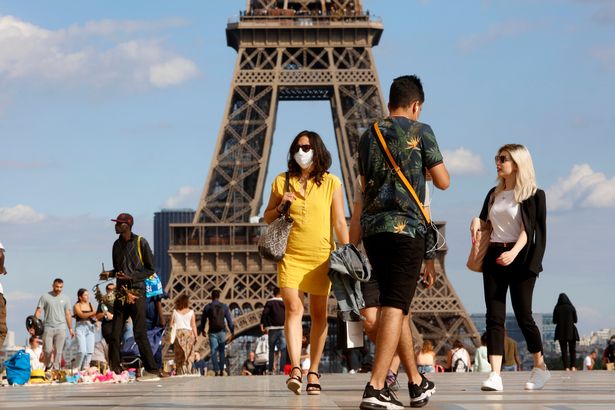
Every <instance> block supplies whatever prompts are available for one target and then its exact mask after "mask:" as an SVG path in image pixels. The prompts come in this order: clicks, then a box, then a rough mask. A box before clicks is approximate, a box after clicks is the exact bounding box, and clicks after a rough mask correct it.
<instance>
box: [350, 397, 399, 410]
mask: <svg viewBox="0 0 615 410" xmlns="http://www.w3.org/2000/svg"><path fill="white" fill-rule="evenodd" d="M359 408H360V409H361V410H378V409H386V410H403V409H404V406H398V405H397V404H395V403H386V402H382V401H380V400H378V399H377V398H375V397H370V398H367V399H363V400H361V405H360V406H359Z"/></svg>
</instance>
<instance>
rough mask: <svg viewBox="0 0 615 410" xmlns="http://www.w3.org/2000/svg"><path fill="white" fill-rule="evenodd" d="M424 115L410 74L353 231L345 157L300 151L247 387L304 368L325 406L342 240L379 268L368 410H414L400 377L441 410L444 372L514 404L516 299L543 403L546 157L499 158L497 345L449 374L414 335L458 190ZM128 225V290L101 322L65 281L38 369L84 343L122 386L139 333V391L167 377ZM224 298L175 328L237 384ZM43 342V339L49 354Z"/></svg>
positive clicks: (491, 218)
mask: <svg viewBox="0 0 615 410" xmlns="http://www.w3.org/2000/svg"><path fill="white" fill-rule="evenodd" d="M424 101H425V94H424V90H423V86H422V83H421V81H420V79H419V78H418V77H416V76H402V77H399V78H396V79H395V80H394V81H393V82H392V84H391V87H390V93H389V102H388V109H389V116H387V117H386V118H383V119H380V120H379V121H377V122H376V123H375V124H374V125H373V126H371V127H369V128H368V129H367V130H366V131H365V133H364V134H363V135H362V136H361V138H360V140H359V144H358V171H359V178H358V180H357V181H356V186H355V188H354V192H355V198H354V204H353V210H354V212H353V216H352V220H351V224H350V227H348V226H347V223H346V218H345V214H344V202H343V190H342V183H341V181H340V179H339V178H338V177H337V176H335V175H333V174H331V173H330V172H329V168H330V166H331V164H332V158H331V154H330V153H329V151H328V150H327V148H326V146H325V144H324V142H323V140H322V139H321V137H320V135H318V134H317V133H316V132H313V131H307V130H306V131H301V132H299V133H298V134H297V135H296V136H295V138H294V139H293V140H292V142H291V144H290V147H289V150H288V157H287V169H286V170H285V171H284V172H282V173H280V174H279V175H278V176H277V177H276V178H275V180H274V181H273V184H272V190H271V196H270V198H269V201H268V204H267V207H266V210H265V212H264V220H265V221H266V222H267V223H272V222H273V221H274V220H276V219H277V218H279V217H280V216H282V215H287V216H289V217H290V218H292V220H293V221H294V222H293V226H292V229H291V230H290V233H289V236H288V242H287V245H286V251H285V253H284V256H283V258H282V260H281V261H279V262H278V264H277V281H278V283H277V284H278V286H279V288H276V289H274V292H273V295H272V298H271V299H270V300H269V301H268V302H267V304H266V305H265V307H264V309H263V315H262V320H261V324H260V328H261V331H262V332H263V333H264V334H266V338H263V339H262V340H259V341H258V342H257V343H256V349H255V350H254V351H250V352H249V353H248V354H247V359H246V360H245V362H244V364H243V366H242V370H241V374H245V375H255V374H273V373H276V372H283V371H284V369H288V379H287V380H286V387H287V388H288V389H289V390H290V391H291V392H293V393H294V394H297V395H299V394H301V392H302V390H303V389H305V392H306V393H307V394H309V395H318V394H320V393H321V391H322V390H323V386H322V385H321V381H320V373H319V365H320V362H321V358H322V355H323V348H324V345H325V341H326V337H327V329H328V325H327V312H328V308H327V304H328V300H329V293H330V290H331V281H330V279H329V277H328V272H329V259H330V255H331V252H332V251H333V250H334V249H335V248H336V242H337V244H339V246H341V247H344V246H353V245H354V246H360V244H361V243H362V245H363V247H364V249H365V253H366V254H367V258H368V259H369V262H370V264H371V267H372V275H371V279H370V280H369V281H368V282H364V283H362V284H361V293H362V297H363V299H364V301H365V306H364V307H363V308H362V309H361V317H362V319H363V324H364V328H365V332H366V334H367V336H368V337H369V339H370V340H371V341H372V342H373V343H375V355H374V359H373V363H372V366H371V375H370V379H369V381H368V382H367V384H366V386H365V389H364V391H363V395H362V398H361V402H360V408H361V409H380V408H387V409H402V408H403V404H402V402H401V401H400V400H399V399H398V398H397V397H396V395H395V394H394V393H393V390H395V389H397V388H399V384H398V381H397V374H398V368H399V366H400V365H402V366H403V368H404V369H405V372H406V374H407V377H408V385H407V387H408V391H409V395H410V406H411V407H422V406H424V405H426V404H427V403H428V401H429V398H430V397H431V396H432V395H433V394H434V393H435V391H436V386H435V384H434V382H433V381H432V380H430V379H429V378H428V377H426V376H425V375H426V374H429V373H432V372H435V371H436V370H437V369H438V368H439V367H444V368H446V369H448V370H450V371H454V372H462V371H470V369H473V370H475V371H480V372H486V373H489V376H488V377H487V378H486V379H485V380H484V381H483V382H482V383H481V389H482V390H485V391H502V390H503V388H504V387H503V382H502V377H501V375H500V373H501V371H507V370H520V369H521V363H520V361H519V357H518V356H519V355H518V350H517V344H516V342H514V341H513V340H512V339H511V338H510V337H508V336H507V335H506V332H505V328H504V323H505V316H506V297H507V293H508V292H509V291H510V295H511V301H512V307H513V310H514V313H515V316H516V319H517V322H518V324H519V327H520V329H521V332H522V333H523V336H524V338H525V341H526V342H527V348H528V350H529V352H530V353H531V355H532V358H533V366H532V368H531V372H530V374H529V379H528V380H527V382H526V383H525V385H524V387H525V389H527V390H537V389H542V388H543V387H544V386H545V384H546V383H547V382H548V381H549V378H550V377H551V376H550V373H549V370H548V369H547V367H546V364H545V361H544V357H543V346H542V340H541V336H540V332H539V330H538V327H537V326H536V324H535V322H534V319H533V318H532V296H533V291H534V285H535V283H536V280H537V279H538V276H539V273H540V272H541V271H542V258H543V255H544V252H545V248H546V201H545V194H544V192H543V191H542V190H541V189H539V188H538V187H537V185H536V177H535V173H534V167H533V164H532V158H531V156H530V153H529V151H528V149H527V148H526V147H525V146H523V145H520V144H505V145H503V146H501V147H500V148H499V149H498V150H497V152H496V155H495V170H496V174H497V183H496V186H495V187H493V188H491V189H490V190H489V191H488V193H487V195H486V197H485V199H484V202H483V206H482V209H481V211H480V214H479V216H478V217H476V218H474V219H473V220H472V221H471V223H470V232H469V233H470V240H471V241H472V243H473V244H478V243H480V242H481V237H482V235H489V246H488V248H487V252H486V255H485V257H484V260H483V262H482V272H483V275H482V277H483V286H484V297H485V303H486V312H487V313H486V325H487V329H486V332H485V334H484V335H483V337H482V338H481V341H482V346H481V347H479V348H478V349H477V350H476V353H475V357H474V361H473V363H472V360H471V357H470V354H469V352H468V350H467V348H466V346H464V345H463V343H462V342H461V341H459V340H458V341H456V342H455V343H454V344H453V346H452V347H451V349H450V351H449V352H448V355H447V359H446V363H445V364H444V363H442V364H439V363H437V361H436V354H435V352H434V346H433V343H432V342H431V341H425V342H424V344H423V346H422V347H421V348H420V349H418V352H417V351H415V347H414V345H413V338H412V335H411V331H410V326H409V312H410V306H411V303H412V298H413V296H414V294H415V291H416V288H417V286H418V284H419V283H421V284H422V286H424V287H426V288H430V287H432V286H433V285H434V283H435V282H436V276H437V272H436V270H435V268H434V258H435V250H436V244H435V243H434V240H433V238H434V235H435V236H437V232H435V233H434V231H436V227H435V225H434V224H433V223H432V222H431V216H430V211H431V210H430V208H431V206H430V204H429V201H428V200H427V201H426V199H428V198H427V193H426V187H427V174H429V176H430V180H431V181H432V184H433V186H434V187H435V188H437V189H441V190H445V189H447V188H448V187H449V185H450V177H449V173H448V171H447V168H446V166H445V164H444V160H443V156H442V154H441V152H440V149H439V146H438V143H437V140H436V137H435V134H434V132H433V130H432V129H431V127H430V126H429V125H427V124H425V123H421V122H419V117H420V115H421V112H422V108H423V103H424ZM112 221H114V222H115V232H116V234H118V239H117V240H116V241H115V242H114V244H113V248H112V256H113V269H112V270H109V271H103V272H102V273H101V274H100V279H101V280H114V282H113V283H109V284H108V285H107V287H106V292H107V293H106V295H100V297H99V305H98V307H97V309H94V308H93V305H92V303H91V301H90V294H89V292H88V290H87V289H79V291H78V293H77V301H76V303H75V304H74V305H72V306H71V305H70V302H69V298H68V297H67V296H65V295H64V294H63V293H62V290H63V281H62V279H60V278H57V279H55V280H54V281H53V284H52V290H51V291H50V292H49V293H45V294H44V295H42V296H41V298H40V301H39V303H38V306H37V307H36V311H35V314H34V316H35V318H36V319H39V318H41V317H42V315H43V313H44V331H43V333H42V335H37V334H36V330H34V328H33V331H32V333H33V334H32V338H31V339H30V351H31V352H32V353H31V355H32V356H34V357H33V358H32V360H33V366H35V365H36V366H38V367H44V368H45V369H47V370H48V369H59V368H61V367H62V363H61V359H62V353H63V348H64V345H65V338H66V336H67V334H68V335H69V336H70V338H76V340H77V344H78V355H77V357H76V359H75V361H74V362H73V363H71V367H73V368H76V369H78V370H83V369H86V368H87V367H88V366H90V365H91V364H92V362H93V361H96V362H99V361H101V360H106V362H107V363H108V367H109V369H110V370H111V371H113V372H114V373H117V374H119V373H121V372H122V371H124V370H125V368H124V367H125V366H124V365H123V361H122V355H121V352H122V347H123V346H124V345H125V344H126V339H127V338H126V337H125V336H123V335H125V334H126V333H127V330H128V329H130V328H131V329H132V331H131V333H132V335H133V336H132V337H133V338H134V344H135V345H136V346H138V351H139V356H140V361H141V363H142V366H143V367H144V371H143V373H142V375H140V377H139V380H142V381H148V380H158V379H159V378H160V377H164V376H166V375H167V374H165V373H164V372H163V371H162V365H161V360H160V357H156V354H157V353H158V352H156V351H154V349H152V345H151V343H150V341H149V340H148V328H149V329H150V330H151V328H152V327H155V326H159V325H162V326H165V323H164V315H162V314H161V307H160V300H159V299H149V298H147V297H146V295H145V280H146V278H148V277H150V276H151V275H152V274H153V273H154V267H153V257H152V251H151V249H150V246H149V244H148V242H147V240H146V239H145V238H143V237H141V236H139V235H136V234H135V233H133V232H132V227H133V223H134V220H133V218H132V216H131V215H129V214H127V213H122V214H120V215H118V217H117V218H115V219H113V220H112ZM3 250H4V248H3V247H2V246H1V245H0V258H1V259H0V273H6V269H5V267H4V252H3ZM1 292H2V288H1V287H0V293H1ZM305 295H307V297H308V299H309V317H310V322H311V328H310V330H309V334H306V333H307V332H306V331H305V330H304V329H303V317H304V313H305V312H304V299H305ZM220 296H221V293H220V291H219V290H213V291H212V292H211V298H212V301H211V303H209V304H207V305H206V306H205V307H204V309H203V312H202V315H201V321H200V323H199V325H198V326H197V318H196V313H195V312H194V311H193V310H192V309H190V301H189V299H188V296H186V295H180V296H178V297H177V298H176V300H175V301H174V302H175V308H174V310H173V312H172V315H171V317H170V321H169V323H168V326H167V328H169V330H170V332H171V336H170V337H171V339H172V341H173V346H174V355H175V371H176V373H177V374H186V373H190V372H192V369H194V368H196V369H199V371H203V369H204V366H203V363H202V360H203V359H202V358H201V356H200V353H199V352H198V351H196V349H195V345H196V340H197V338H198V337H199V336H200V335H203V336H205V335H206V336H207V337H208V339H209V345H210V347H211V366H212V367H211V368H212V370H213V371H214V372H215V375H216V376H223V375H224V374H227V373H228V372H227V371H225V363H226V358H225V345H226V343H227V342H228V340H229V337H228V334H229V333H230V337H231V338H232V337H233V335H234V330H235V328H234V323H233V318H232V315H231V313H230V310H229V308H228V306H227V305H225V304H224V303H222V302H221V301H220ZM148 299H149V300H148ZM5 315H6V312H5V304H4V298H3V297H2V298H0V341H1V339H2V337H3V336H4V333H5V332H6V330H5ZM553 317H554V322H555V323H556V324H557V330H556V339H558V340H559V341H560V343H561V347H562V354H563V362H564V366H565V368H566V369H571V370H574V360H572V361H571V358H572V359H574V357H575V351H574V345H575V341H576V340H578V332H576V328H575V327H574V323H575V322H576V319H577V318H576V311H575V310H574V307H572V304H571V303H570V301H569V300H568V298H567V297H566V295H565V294H562V295H560V300H559V301H558V305H557V306H556V309H555V311H554V316H553ZM73 319H74V320H73ZM571 323H572V327H571V326H570V324H571ZM98 326H100V329H101V333H102V340H101V342H100V343H104V344H106V345H107V346H108V348H107V352H106V354H105V353H103V356H102V358H101V357H100V355H98V354H96V350H97V348H96V344H95V336H94V335H95V333H96V331H97V328H98ZM37 336H42V349H41V345H40V344H41V341H40V340H39V339H38V338H37ZM610 349H611V350H609V353H608V354H606V352H605V354H606V356H605V357H607V359H608V360H609V361H610V362H612V361H613V360H612V356H613V354H614V353H615V340H613V347H612V348H610ZM104 350H105V349H104V348H103V352H104ZM40 352H42V353H40ZM276 354H277V360H276ZM594 360H595V354H594V353H592V354H590V355H589V356H588V358H587V359H586V360H585V361H584V368H587V369H591V368H593V366H594ZM304 379H306V383H305V386H304Z"/></svg>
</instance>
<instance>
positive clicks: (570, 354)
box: [553, 293, 579, 371]
mask: <svg viewBox="0 0 615 410" xmlns="http://www.w3.org/2000/svg"><path fill="white" fill-rule="evenodd" d="M553 323H554V324H555V337H554V340H558V341H559V347H560V349H561V351H562V363H563V364H564V369H566V370H573V371H574V370H577V368H576V365H575V364H576V358H577V341H578V340H579V331H578V330H577V327H576V326H575V323H577V310H576V309H575V308H574V306H573V304H572V302H570V299H569V298H568V296H567V295H566V294H565V293H560V294H559V297H558V298H557V304H556V305H555V308H554V309H553Z"/></svg>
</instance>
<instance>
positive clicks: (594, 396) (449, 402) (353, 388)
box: [0, 371, 615, 410]
mask: <svg viewBox="0 0 615 410" xmlns="http://www.w3.org/2000/svg"><path fill="white" fill-rule="evenodd" d="M528 375H529V373H528V372H516V373H504V374H503V380H504V389H505V391H504V392H503V393H496V392H490V393H487V392H481V391H480V382H481V381H482V380H483V379H484V378H485V374H477V373H463V374H455V373H445V374H442V373H440V374H436V375H433V377H432V379H433V380H434V381H435V382H436V388H437V392H436V394H435V395H434V396H433V397H432V400H431V401H430V402H429V404H428V405H427V406H426V407H424V408H425V409H434V410H435V409H446V410H453V409H454V410H462V409H478V410H480V409H493V410H496V409H497V410H504V409H511V410H512V409H515V410H526V409H527V410H529V409H532V410H537V409H555V410H567V409H592V410H597V409H605V410H606V409H615V372H605V371H595V372H574V373H572V372H562V371H557V372H552V376H553V377H552V379H551V381H550V382H549V383H548V384H547V387H546V388H545V389H544V390H541V391H534V392H527V391H524V390H523V385H524V383H525V381H526V379H527V377H528ZM368 377H369V375H368V374H326V375H323V377H322V379H321V381H322V385H323V388H324V391H323V393H322V395H321V396H308V395H306V394H305V393H303V394H302V395H301V396H295V395H294V394H292V393H291V392H289V391H288V390H286V387H285V385H284V381H285V379H286V378H285V377H284V376H253V377H242V376H231V377H172V378H168V379H162V380H161V381H159V382H143V383H130V384H122V385H120V384H90V385H68V384H61V385H33V386H19V387H11V386H6V387H1V388H0V408H6V409H18V408H39V409H55V408H63V409H123V408H131V409H145V408H157V409H171V408H175V409H202V408H209V409H244V410H246V409H331V410H332V409H358V408H359V402H360V397H361V393H362V392H363V387H364V386H365V383H366V382H367V380H368ZM401 381H402V390H400V391H399V392H398V397H399V398H400V399H401V400H402V402H404V404H405V405H406V406H407V408H409V402H410V399H409V396H408V390H407V389H406V388H405V383H406V378H405V376H403V380H401ZM304 386H305V384H304Z"/></svg>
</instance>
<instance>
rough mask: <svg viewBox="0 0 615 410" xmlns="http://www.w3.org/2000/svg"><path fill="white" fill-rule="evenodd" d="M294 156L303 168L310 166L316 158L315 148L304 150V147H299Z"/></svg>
mask: <svg viewBox="0 0 615 410" xmlns="http://www.w3.org/2000/svg"><path fill="white" fill-rule="evenodd" d="M293 158H294V159H295V161H296V162H297V164H299V166H300V167H301V168H302V169H306V168H309V166H310V165H312V160H313V159H314V150H313V149H311V150H309V151H308V152H303V150H302V149H299V151H297V152H296V153H295V155H294V156H293Z"/></svg>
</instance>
